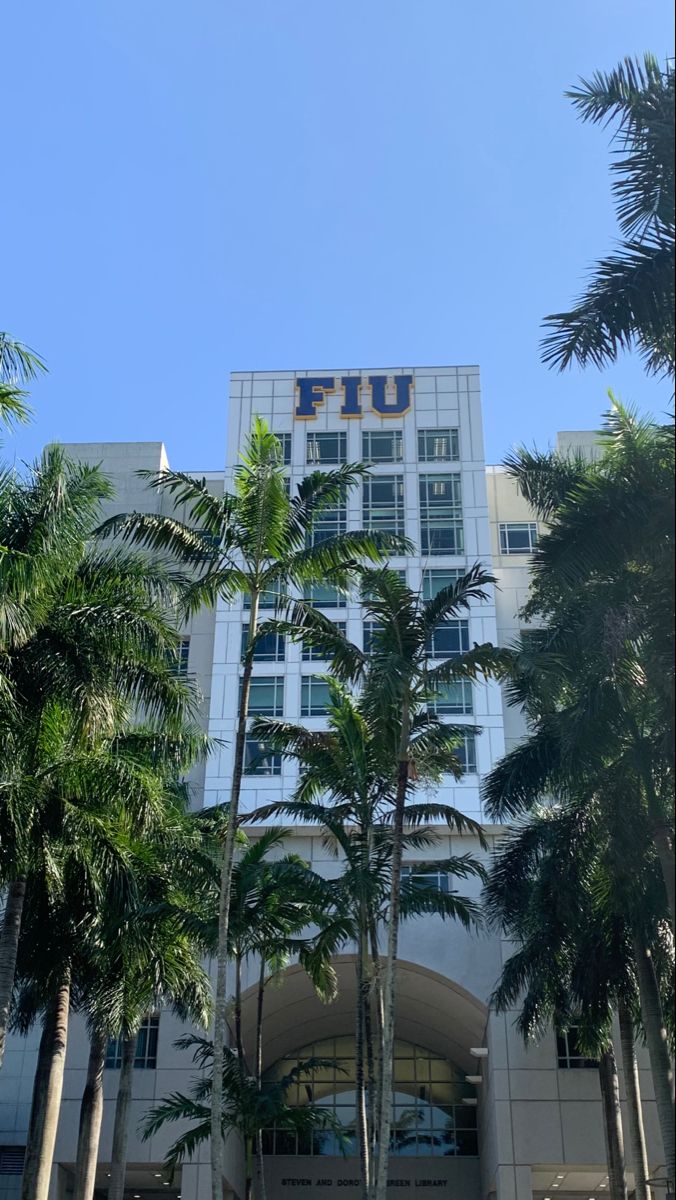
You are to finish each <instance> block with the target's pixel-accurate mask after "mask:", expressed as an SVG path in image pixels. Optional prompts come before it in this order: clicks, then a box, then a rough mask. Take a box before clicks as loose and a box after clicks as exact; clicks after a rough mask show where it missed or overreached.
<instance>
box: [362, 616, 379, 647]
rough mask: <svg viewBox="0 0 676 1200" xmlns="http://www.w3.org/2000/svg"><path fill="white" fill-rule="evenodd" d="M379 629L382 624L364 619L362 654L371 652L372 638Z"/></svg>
mask: <svg viewBox="0 0 676 1200" xmlns="http://www.w3.org/2000/svg"><path fill="white" fill-rule="evenodd" d="M379 629H382V625H381V624H380V623H379V622H378V621H364V637H363V647H364V654H370V653H371V651H372V649H373V638H374V636H375V634H376V633H377V632H378V630H379Z"/></svg>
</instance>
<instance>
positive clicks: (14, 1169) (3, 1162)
mask: <svg viewBox="0 0 676 1200" xmlns="http://www.w3.org/2000/svg"><path fill="white" fill-rule="evenodd" d="M25 1157H26V1147H25V1146H0V1175H23V1164H24V1159H25ZM7 1186H8V1187H9V1184H8V1185H7ZM13 1187H14V1185H13V1184H12V1188H13ZM12 1195H15V1193H14V1191H12ZM16 1195H17V1196H18V1195H19V1193H18V1192H16Z"/></svg>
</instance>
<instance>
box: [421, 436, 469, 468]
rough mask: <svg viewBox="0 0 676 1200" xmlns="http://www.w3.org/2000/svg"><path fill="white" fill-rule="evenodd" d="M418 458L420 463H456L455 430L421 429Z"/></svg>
mask: <svg viewBox="0 0 676 1200" xmlns="http://www.w3.org/2000/svg"><path fill="white" fill-rule="evenodd" d="M418 458H419V459H420V462H457V461H458V459H459V458H460V438H459V436H458V431H457V429H421V430H420V432H419V433H418Z"/></svg>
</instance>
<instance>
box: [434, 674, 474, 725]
mask: <svg viewBox="0 0 676 1200" xmlns="http://www.w3.org/2000/svg"><path fill="white" fill-rule="evenodd" d="M429 707H430V712H434V713H438V715H439V716H441V715H443V714H456V715H457V714H458V713H464V714H467V713H471V712H472V711H473V703H472V684H471V681H470V680H469V679H454V680H453V682H452V683H446V684H444V685H443V687H440V688H439V691H438V692H437V693H436V695H435V696H434V699H433V700H430V704H429Z"/></svg>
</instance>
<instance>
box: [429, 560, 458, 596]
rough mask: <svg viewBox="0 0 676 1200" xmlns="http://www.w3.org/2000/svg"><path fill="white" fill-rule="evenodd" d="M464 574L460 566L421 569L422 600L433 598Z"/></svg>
mask: <svg viewBox="0 0 676 1200" xmlns="http://www.w3.org/2000/svg"><path fill="white" fill-rule="evenodd" d="M464 574H465V572H464V570H463V568H462V567H441V569H440V570H437V569H436V567H431V568H428V570H426V571H423V581H422V584H423V586H422V597H423V600H433V599H434V597H435V596H438V594H439V592H441V591H443V589H444V588H447V587H451V586H452V585H453V584H455V583H457V582H458V580H459V579H462V577H463V575H464Z"/></svg>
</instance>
